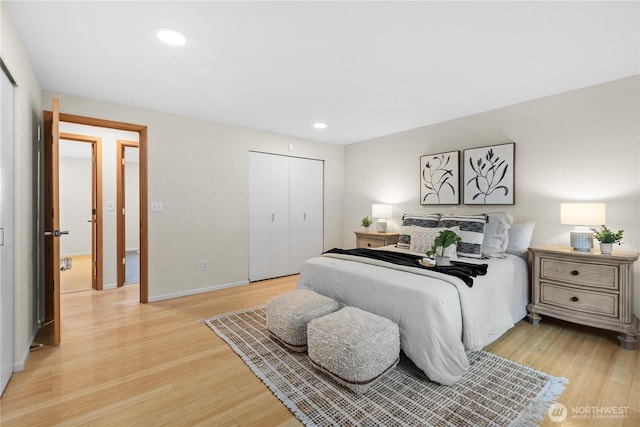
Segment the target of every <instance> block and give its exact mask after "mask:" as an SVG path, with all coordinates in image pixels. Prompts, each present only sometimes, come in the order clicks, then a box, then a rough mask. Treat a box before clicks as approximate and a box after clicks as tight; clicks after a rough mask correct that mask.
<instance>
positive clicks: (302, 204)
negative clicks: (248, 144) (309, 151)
mask: <svg viewBox="0 0 640 427" xmlns="http://www.w3.org/2000/svg"><path fill="white" fill-rule="evenodd" d="M323 176H324V163H323V162H322V161H321V160H310V159H302V158H298V157H288V156H280V155H274V154H266V153H257V152H250V153H249V281H256V280H263V279H269V278H272V277H279V276H286V275H290V274H296V273H299V272H300V268H301V267H302V263H303V262H304V261H305V260H307V259H309V258H311V257H314V256H318V255H320V254H321V253H322V250H323Z"/></svg>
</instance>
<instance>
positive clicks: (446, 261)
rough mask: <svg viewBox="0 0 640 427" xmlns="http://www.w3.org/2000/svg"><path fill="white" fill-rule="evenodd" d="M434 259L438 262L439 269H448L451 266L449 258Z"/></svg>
mask: <svg viewBox="0 0 640 427" xmlns="http://www.w3.org/2000/svg"><path fill="white" fill-rule="evenodd" d="M433 258H434V259H435V260H436V266H437V267H446V266H448V265H451V258H449V257H448V256H434V257H433Z"/></svg>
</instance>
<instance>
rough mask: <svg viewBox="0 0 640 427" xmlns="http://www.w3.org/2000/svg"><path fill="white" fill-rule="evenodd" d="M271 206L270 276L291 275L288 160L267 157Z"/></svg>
mask: <svg viewBox="0 0 640 427" xmlns="http://www.w3.org/2000/svg"><path fill="white" fill-rule="evenodd" d="M269 157H270V162H269V168H270V177H271V179H270V183H269V184H270V188H269V190H270V195H271V198H270V205H271V236H270V239H271V245H270V255H271V276H270V277H279V276H286V275H288V274H292V273H293V270H292V269H291V265H290V262H289V260H290V253H289V158H288V157H285V156H269Z"/></svg>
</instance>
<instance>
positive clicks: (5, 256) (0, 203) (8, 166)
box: [0, 71, 13, 394]
mask: <svg viewBox="0 0 640 427" xmlns="http://www.w3.org/2000/svg"><path fill="white" fill-rule="evenodd" d="M0 80H1V81H0V394H2V392H3V391H4V388H5V387H6V385H7V383H8V382H9V378H10V377H11V373H12V372H13V85H12V84H11V82H10V81H9V78H8V77H7V76H6V75H5V73H4V72H2V71H0Z"/></svg>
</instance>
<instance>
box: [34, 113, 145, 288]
mask: <svg viewBox="0 0 640 427" xmlns="http://www.w3.org/2000/svg"><path fill="white" fill-rule="evenodd" d="M47 102H48V103H49V104H50V103H51V101H47ZM45 105H48V104H45ZM45 108H46V109H49V110H50V109H51V108H50V107H45ZM60 112H62V113H66V112H67V111H65V110H64V109H63V105H62V104H61V106H60ZM60 132H65V133H72V134H77V135H88V136H94V137H99V138H101V139H102V265H103V274H102V280H103V282H102V283H103V286H104V287H112V286H115V285H116V281H117V265H116V263H117V254H118V253H117V251H118V250H117V237H116V236H117V235H116V233H117V216H116V210H115V206H116V156H117V153H116V141H117V140H118V139H123V140H127V141H135V142H137V141H138V133H137V132H129V131H123V130H118V129H109V128H101V127H96V126H87V125H79V124H76V123H66V122H60ZM87 145H88V144H87ZM89 200H91V199H90V198H89ZM109 204H112V206H113V207H114V208H113V209H112V210H110V209H109V206H108V205H109ZM61 221H62V218H61ZM60 226H61V227H65V225H64V224H62V222H61V224H60ZM89 231H90V230H89ZM66 237H68V236H66ZM62 241H64V238H63V239H62ZM62 241H61V242H62ZM89 241H91V240H89ZM89 253H90V252H89Z"/></svg>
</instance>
